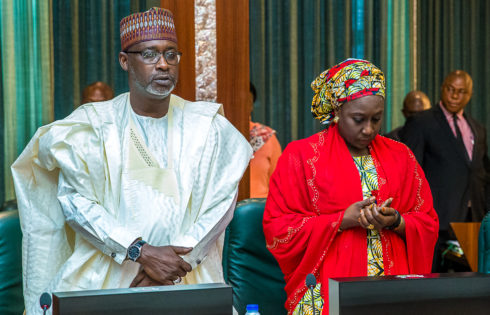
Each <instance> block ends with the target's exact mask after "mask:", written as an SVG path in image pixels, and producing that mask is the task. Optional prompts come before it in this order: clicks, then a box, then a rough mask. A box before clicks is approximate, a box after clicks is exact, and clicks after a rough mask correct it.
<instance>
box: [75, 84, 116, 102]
mask: <svg viewBox="0 0 490 315" xmlns="http://www.w3.org/2000/svg"><path fill="white" fill-rule="evenodd" d="M113 98H114V91H113V90H112V88H111V87H110V86H109V85H107V84H106V83H104V82H101V81H97V82H94V83H92V84H89V85H87V86H86V87H85V88H84V89H83V92H82V104H86V103H95V102H103V101H108V100H110V99H113Z"/></svg>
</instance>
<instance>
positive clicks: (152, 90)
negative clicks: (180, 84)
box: [129, 67, 175, 99]
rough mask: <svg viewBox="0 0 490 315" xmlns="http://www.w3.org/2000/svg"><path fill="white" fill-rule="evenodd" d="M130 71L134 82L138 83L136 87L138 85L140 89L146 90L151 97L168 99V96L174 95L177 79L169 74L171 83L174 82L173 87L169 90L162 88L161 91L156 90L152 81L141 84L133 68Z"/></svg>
mask: <svg viewBox="0 0 490 315" xmlns="http://www.w3.org/2000/svg"><path fill="white" fill-rule="evenodd" d="M129 71H130V73H131V75H132V76H133V78H134V82H135V83H136V85H138V87H139V88H141V89H143V90H145V91H146V92H148V93H149V94H151V95H154V96H159V97H160V98H162V99H163V98H166V97H167V96H169V95H170V93H172V91H173V90H174V89H175V78H174V77H173V76H171V75H170V74H168V73H167V75H168V76H169V78H170V81H171V82H172V85H171V86H170V87H168V88H164V87H161V88H159V89H156V88H154V87H153V86H152V85H151V82H152V81H151V80H150V82H149V83H147V84H146V83H145V82H141V81H140V80H138V77H137V76H136V74H135V71H134V69H133V67H129Z"/></svg>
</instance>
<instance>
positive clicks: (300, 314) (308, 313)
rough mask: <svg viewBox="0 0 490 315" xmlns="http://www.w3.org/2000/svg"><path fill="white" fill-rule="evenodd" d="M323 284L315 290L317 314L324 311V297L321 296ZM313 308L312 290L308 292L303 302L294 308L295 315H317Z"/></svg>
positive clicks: (319, 284) (318, 285)
mask: <svg viewBox="0 0 490 315" xmlns="http://www.w3.org/2000/svg"><path fill="white" fill-rule="evenodd" d="M321 289H322V284H321V283H318V284H317V285H316V286H315V288H314V289H313V297H314V298H315V314H321V313H322V310H323V297H322V295H321ZM315 314H313V308H312V307H311V290H307V291H306V293H305V295H303V298H302V299H301V301H299V303H298V305H296V307H295V308H294V311H293V315H315Z"/></svg>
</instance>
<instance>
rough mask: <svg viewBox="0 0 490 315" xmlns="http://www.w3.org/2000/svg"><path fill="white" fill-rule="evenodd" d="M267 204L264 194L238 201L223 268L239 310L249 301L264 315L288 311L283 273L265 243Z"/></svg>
mask: <svg viewBox="0 0 490 315" xmlns="http://www.w3.org/2000/svg"><path fill="white" fill-rule="evenodd" d="M264 207H265V199H264V198H262V199H247V200H243V201H241V202H239V203H237V207H236V209H235V214H234V216H233V220H232V221H231V223H230V224H229V226H228V227H227V229H226V234H225V243H224V247H223V272H224V277H225V281H226V283H228V284H229V285H231V286H232V287H233V305H234V306H235V309H236V310H237V311H238V314H245V312H246V306H247V304H258V305H259V312H260V314H261V315H268V314H271V315H280V314H286V309H285V308H284V303H285V302H286V292H285V291H284V286H285V282H284V275H283V273H282V272H281V269H280V268H279V265H278V264H277V261H276V260H275V258H274V257H273V256H272V254H271V253H270V252H269V250H267V248H266V244H265V237H264V232H263V229H262V217H263V215H264Z"/></svg>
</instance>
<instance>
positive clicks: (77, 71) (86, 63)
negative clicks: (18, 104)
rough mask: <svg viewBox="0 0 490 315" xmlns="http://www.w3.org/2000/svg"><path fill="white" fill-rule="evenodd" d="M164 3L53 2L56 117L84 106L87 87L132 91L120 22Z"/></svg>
mask: <svg viewBox="0 0 490 315" xmlns="http://www.w3.org/2000/svg"><path fill="white" fill-rule="evenodd" d="M153 6H160V1H159V0H146V1H145V0H141V1H137V0H120V1H117V0H71V1H64V0H55V1H54V4H53V25H54V27H53V37H54V59H55V60H56V63H55V65H54V67H55V70H54V79H55V104H54V108H55V118H56V119H61V118H64V117H66V116H67V115H68V114H70V113H71V112H72V111H73V108H74V107H76V106H78V105H80V102H81V93H82V91H83V88H84V87H85V86H87V85H89V84H91V83H93V82H95V81H103V82H105V83H107V84H109V85H110V86H111V87H112V88H113V89H114V91H115V95H118V94H120V93H123V92H126V91H128V84H127V74H126V73H125V72H124V71H123V70H122V69H121V67H120V66H119V60H118V54H119V51H120V50H121V44H120V39H119V22H120V21H121V19H122V18H124V17H125V16H127V15H128V14H130V13H133V12H141V11H146V10H148V9H149V8H151V7H153Z"/></svg>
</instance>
